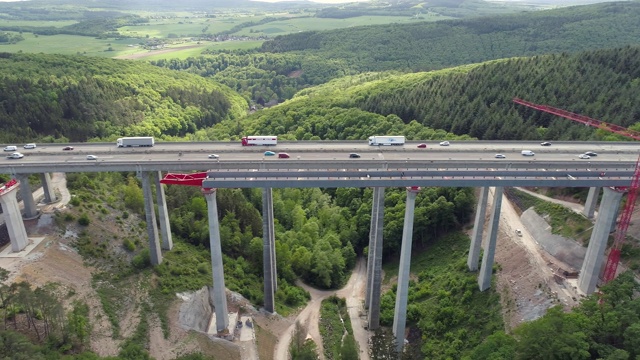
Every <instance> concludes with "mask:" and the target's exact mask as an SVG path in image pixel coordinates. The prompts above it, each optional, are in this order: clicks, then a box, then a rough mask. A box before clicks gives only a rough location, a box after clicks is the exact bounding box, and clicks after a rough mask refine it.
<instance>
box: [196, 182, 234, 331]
mask: <svg viewBox="0 0 640 360" xmlns="http://www.w3.org/2000/svg"><path fill="white" fill-rule="evenodd" d="M202 193H203V194H204V197H205V198H206V199H207V214H208V216H209V246H210V248H211V271H212V273H213V306H214V307H215V310H216V330H217V331H218V332H221V331H224V330H225V329H227V328H228V327H229V311H228V310H227V294H226V289H225V285H224V266H223V263H222V245H221V244H220V223H219V221H218V203H217V202H216V189H202Z"/></svg>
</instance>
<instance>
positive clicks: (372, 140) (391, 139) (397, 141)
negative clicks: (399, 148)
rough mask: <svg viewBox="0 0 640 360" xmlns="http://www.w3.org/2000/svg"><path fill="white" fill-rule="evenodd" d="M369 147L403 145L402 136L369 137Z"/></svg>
mask: <svg viewBox="0 0 640 360" xmlns="http://www.w3.org/2000/svg"><path fill="white" fill-rule="evenodd" d="M369 145H404V136H369Z"/></svg>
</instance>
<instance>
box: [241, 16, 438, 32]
mask: <svg viewBox="0 0 640 360" xmlns="http://www.w3.org/2000/svg"><path fill="white" fill-rule="evenodd" d="M428 19H431V18H430V17H425V19H416V18H413V17H405V16H359V17H353V18H348V19H328V18H316V17H300V18H291V19H289V20H279V21H273V22H270V23H267V24H262V25H256V26H252V27H247V28H244V29H242V30H240V31H238V32H236V33H235V34H236V35H244V36H257V35H266V36H276V35H285V34H290V33H295V32H300V31H309V30H331V29H340V28H346V27H353V26H363V25H380V24H390V23H410V22H416V21H425V20H428ZM444 19H446V17H443V16H434V17H433V21H435V20H444Z"/></svg>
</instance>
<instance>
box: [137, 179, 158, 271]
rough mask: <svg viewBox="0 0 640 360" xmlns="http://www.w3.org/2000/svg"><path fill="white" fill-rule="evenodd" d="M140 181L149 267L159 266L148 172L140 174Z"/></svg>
mask: <svg viewBox="0 0 640 360" xmlns="http://www.w3.org/2000/svg"><path fill="white" fill-rule="evenodd" d="M140 180H141V181H142V193H143V195H144V213H145V221H146V222H147V234H148V235H149V256H150V258H151V265H154V266H155V265H160V264H161V263H162V251H161V250H160V240H159V239H158V228H157V227H156V211H155V208H154V206H153V194H152V192H151V184H150V183H149V182H150V179H149V172H148V171H144V172H141V173H140Z"/></svg>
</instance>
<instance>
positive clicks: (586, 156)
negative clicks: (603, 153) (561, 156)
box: [578, 154, 591, 159]
mask: <svg viewBox="0 0 640 360" xmlns="http://www.w3.org/2000/svg"><path fill="white" fill-rule="evenodd" d="M578 157H579V158H580V159H591V156H589V155H587V154H580V155H578Z"/></svg>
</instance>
